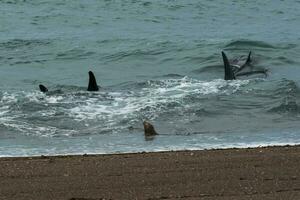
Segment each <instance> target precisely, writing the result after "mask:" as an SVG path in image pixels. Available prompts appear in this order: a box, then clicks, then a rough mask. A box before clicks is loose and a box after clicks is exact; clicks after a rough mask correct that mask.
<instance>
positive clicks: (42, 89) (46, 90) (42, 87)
mask: <svg viewBox="0 0 300 200" xmlns="http://www.w3.org/2000/svg"><path fill="white" fill-rule="evenodd" d="M39 87H40V91H41V92H44V93H45V92H48V89H47V88H46V87H45V86H44V85H42V84H41V85H39Z"/></svg>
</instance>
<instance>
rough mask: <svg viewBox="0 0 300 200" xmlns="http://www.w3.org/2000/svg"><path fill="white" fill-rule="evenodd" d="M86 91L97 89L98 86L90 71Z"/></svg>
mask: <svg viewBox="0 0 300 200" xmlns="http://www.w3.org/2000/svg"><path fill="white" fill-rule="evenodd" d="M87 91H99V86H98V85H97V81H96V78H95V76H94V73H93V72H92V71H89V85H88V89H87Z"/></svg>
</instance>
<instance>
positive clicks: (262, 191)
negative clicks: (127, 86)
mask: <svg viewBox="0 0 300 200" xmlns="http://www.w3.org/2000/svg"><path fill="white" fill-rule="evenodd" d="M0 168H1V170H0V199H1V200H2V199H5V200H10V199H14V200H16V199H18V200H22V199H39V200H43V199H45V200H46V199H47V200H49V199H55V200H71V199H72V200H99V199H148V200H156V199H157V200H158V199H186V200H193V199H203V200H225V199H226V200H229V199H230V200H232V199H239V200H240V199H242V200H243V199H264V200H268V199H270V200H271V199H272V200H273V199H285V200H286V199H300V146H284V147H267V148H253V149H227V150H203V151H179V152H160V153H138V154H115V155H82V156H55V157H47V156H42V157H26V158H0Z"/></svg>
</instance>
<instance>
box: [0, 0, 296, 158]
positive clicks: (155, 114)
mask: <svg viewBox="0 0 300 200" xmlns="http://www.w3.org/2000/svg"><path fill="white" fill-rule="evenodd" d="M299 33H300V1H299V0H290V1H283V0H281V1H280V0H265V1H259V0H253V1H244V0H242V1H237V0H230V1H221V0H214V1H209V0H203V1H197V0H188V1H177V0H172V1H171V0H153V1H146V0H102V1H97V0H86V1H79V0H0V156H29V155H31V156H32V155H58V154H83V153H123V152H141V151H162V150H184V149H209V148H229V147H254V146H261V145H262V146H264V145H285V144H300V123H299V121H300V107H299V105H300V101H299V97H300V88H299V87H300V35H299ZM221 51H225V52H226V53H227V55H228V57H230V58H236V57H239V56H242V55H247V54H248V52H249V51H252V54H253V57H252V60H253V62H252V63H253V65H254V66H255V67H256V68H260V69H262V68H263V69H267V70H268V76H267V77H265V76H248V77H243V78H241V79H238V80H233V81H225V80H223V78H224V69H223V64H222V57H221ZM89 70H91V71H93V72H94V74H95V76H96V78H97V81H98V84H99V85H100V86H101V89H100V91H99V92H87V91H86V89H87V84H88V71H89ZM39 84H44V85H46V86H47V87H48V88H49V90H50V92H49V93H47V94H43V93H41V92H40V91H39V89H38V85H39ZM143 120H148V121H150V122H151V123H153V124H154V126H155V128H156V130H157V132H159V135H157V136H156V137H154V138H145V137H144V134H143V126H142V121H143Z"/></svg>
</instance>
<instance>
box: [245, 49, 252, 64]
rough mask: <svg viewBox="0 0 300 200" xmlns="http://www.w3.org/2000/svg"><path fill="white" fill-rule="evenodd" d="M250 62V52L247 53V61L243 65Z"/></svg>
mask: <svg viewBox="0 0 300 200" xmlns="http://www.w3.org/2000/svg"><path fill="white" fill-rule="evenodd" d="M250 62H251V51H249V54H248V57H247V60H246V62H245V65H246V64H249V63H250Z"/></svg>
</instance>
